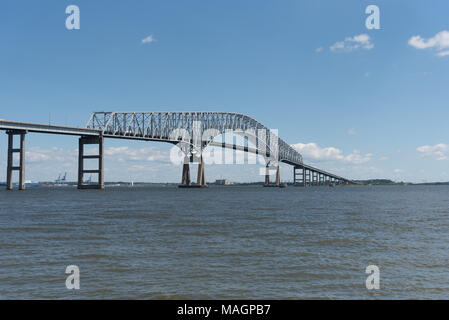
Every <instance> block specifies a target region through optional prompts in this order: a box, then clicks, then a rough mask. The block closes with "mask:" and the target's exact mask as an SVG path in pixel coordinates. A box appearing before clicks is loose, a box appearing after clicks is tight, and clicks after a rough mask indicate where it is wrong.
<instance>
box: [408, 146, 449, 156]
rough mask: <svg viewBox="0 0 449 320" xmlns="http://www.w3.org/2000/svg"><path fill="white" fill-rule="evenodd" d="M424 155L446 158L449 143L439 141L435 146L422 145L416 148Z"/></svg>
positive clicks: (448, 152)
mask: <svg viewBox="0 0 449 320" xmlns="http://www.w3.org/2000/svg"><path fill="white" fill-rule="evenodd" d="M416 151H418V152H419V153H420V155H421V156H422V157H431V158H436V159H437V160H446V159H448V155H449V145H447V144H444V143H439V144H436V145H434V146H428V145H425V146H421V147H418V148H416Z"/></svg>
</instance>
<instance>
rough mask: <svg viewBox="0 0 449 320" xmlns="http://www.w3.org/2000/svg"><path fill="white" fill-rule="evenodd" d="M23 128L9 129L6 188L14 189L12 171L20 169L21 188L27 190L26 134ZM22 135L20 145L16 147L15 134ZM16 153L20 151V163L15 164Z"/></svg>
mask: <svg viewBox="0 0 449 320" xmlns="http://www.w3.org/2000/svg"><path fill="white" fill-rule="evenodd" d="M26 133H27V132H26V131H23V130H10V131H7V132H6V134H7V135H8V163H7V167H6V190H12V189H13V183H12V173H13V171H19V190H25V134H26ZM16 135H19V136H20V147H19V148H14V136H16ZM14 153H19V165H18V166H14Z"/></svg>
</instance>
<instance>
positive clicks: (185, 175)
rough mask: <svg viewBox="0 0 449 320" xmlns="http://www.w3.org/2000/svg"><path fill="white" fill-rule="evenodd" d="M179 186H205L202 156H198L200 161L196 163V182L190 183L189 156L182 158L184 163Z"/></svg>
mask: <svg viewBox="0 0 449 320" xmlns="http://www.w3.org/2000/svg"><path fill="white" fill-rule="evenodd" d="M178 187H179V188H207V187H208V185H207V183H206V174H205V171H204V160H203V156H201V157H200V162H199V163H198V173H197V177H196V184H191V181H190V159H189V157H187V156H186V157H185V158H184V164H183V165H182V180H181V184H180V185H178Z"/></svg>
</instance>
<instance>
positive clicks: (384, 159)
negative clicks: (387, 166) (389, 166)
mask: <svg viewBox="0 0 449 320" xmlns="http://www.w3.org/2000/svg"><path fill="white" fill-rule="evenodd" d="M387 160H388V157H386V156H383V157H380V158H379V161H387Z"/></svg>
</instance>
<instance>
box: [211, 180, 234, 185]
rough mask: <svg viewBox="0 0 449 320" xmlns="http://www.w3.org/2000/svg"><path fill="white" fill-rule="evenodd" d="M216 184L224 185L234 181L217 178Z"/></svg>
mask: <svg viewBox="0 0 449 320" xmlns="http://www.w3.org/2000/svg"><path fill="white" fill-rule="evenodd" d="M215 184H218V185H222V186H228V185H230V184H234V182H232V181H229V180H228V179H220V180H215Z"/></svg>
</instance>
